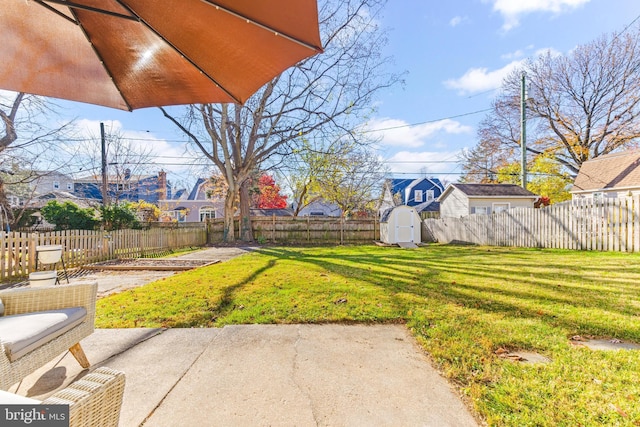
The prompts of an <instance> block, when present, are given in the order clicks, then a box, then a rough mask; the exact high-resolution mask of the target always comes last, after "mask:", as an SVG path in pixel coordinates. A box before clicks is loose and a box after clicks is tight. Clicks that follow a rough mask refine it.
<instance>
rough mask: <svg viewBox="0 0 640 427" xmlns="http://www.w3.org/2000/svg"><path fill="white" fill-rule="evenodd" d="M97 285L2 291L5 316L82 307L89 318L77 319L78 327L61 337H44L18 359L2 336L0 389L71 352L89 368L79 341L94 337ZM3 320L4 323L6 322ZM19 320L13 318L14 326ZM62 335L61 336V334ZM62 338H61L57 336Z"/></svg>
mask: <svg viewBox="0 0 640 427" xmlns="http://www.w3.org/2000/svg"><path fill="white" fill-rule="evenodd" d="M97 291H98V284H97V283H79V284H71V285H63V286H51V287H41V288H19V289H10V290H3V291H0V300H1V301H2V303H3V305H4V316H5V317H0V322H4V321H6V318H7V316H11V315H17V314H24V315H27V314H33V313H41V312H45V311H48V310H60V309H65V308H74V307H83V308H84V309H85V310H86V315H85V316H84V317H83V318H82V319H81V320H77V321H76V323H77V322H79V323H77V324H75V326H73V327H71V328H70V329H68V330H66V331H64V332H63V333H62V334H60V331H58V332H56V333H53V334H51V335H50V336H55V338H53V339H49V337H48V336H45V337H44V338H43V339H40V340H39V341H38V343H41V344H39V346H38V347H36V348H33V349H30V350H29V351H28V352H27V353H26V354H24V355H20V356H19V357H18V356H15V355H13V356H12V355H11V354H10V351H8V345H7V346H5V344H6V341H5V342H3V340H2V334H0V390H7V389H8V388H9V387H11V386H12V385H13V384H15V383H17V382H19V381H21V380H22V379H23V378H24V377H26V376H27V375H29V374H31V373H33V372H34V371H36V370H37V369H39V368H40V367H42V366H43V365H45V364H46V363H48V362H49V361H50V360H52V359H53V358H55V357H56V356H58V355H59V354H61V353H62V352H63V351H65V350H67V349H69V351H70V352H71V354H73V356H74V357H75V358H76V360H77V361H78V363H80V365H81V366H82V367H83V368H88V367H89V365H90V364H89V361H88V360H87V357H86V356H85V354H84V351H83V350H82V347H81V346H80V340H82V339H83V338H85V337H87V336H89V335H91V334H92V333H93V330H94V322H95V312H96V295H97ZM3 319H4V320H3ZM15 319H16V318H13V320H12V321H13V322H14V323H15V322H16V320H15ZM59 334H60V335H59ZM56 335H59V336H56Z"/></svg>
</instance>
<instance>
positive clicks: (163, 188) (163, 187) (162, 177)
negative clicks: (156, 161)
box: [158, 170, 167, 200]
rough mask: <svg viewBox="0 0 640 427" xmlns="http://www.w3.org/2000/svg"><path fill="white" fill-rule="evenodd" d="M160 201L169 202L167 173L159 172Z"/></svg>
mask: <svg viewBox="0 0 640 427" xmlns="http://www.w3.org/2000/svg"><path fill="white" fill-rule="evenodd" d="M158 200H167V173H166V172H165V171H162V170H161V171H160V172H158Z"/></svg>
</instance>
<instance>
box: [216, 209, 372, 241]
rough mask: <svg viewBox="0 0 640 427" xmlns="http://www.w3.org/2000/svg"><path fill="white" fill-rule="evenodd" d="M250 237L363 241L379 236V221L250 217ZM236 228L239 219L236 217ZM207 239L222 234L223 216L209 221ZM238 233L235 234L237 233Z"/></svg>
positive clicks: (369, 219)
mask: <svg viewBox="0 0 640 427" xmlns="http://www.w3.org/2000/svg"><path fill="white" fill-rule="evenodd" d="M251 224H252V229H253V237H254V239H256V240H257V241H259V242H260V241H265V242H278V243H302V244H307V243H310V244H311V243H313V244H327V243H337V244H345V243H362V242H371V241H373V240H379V239H380V222H379V220H378V219H376V218H357V219H344V218H320V217H278V216H260V217H251ZM234 226H235V230H236V232H239V226H240V224H239V221H237V220H236V221H235V225H234ZM208 228H209V232H208V234H209V243H211V244H213V243H218V242H221V241H222V240H223V238H224V220H223V219H221V218H218V219H212V220H209V222H208ZM237 235H238V234H236V236H237Z"/></svg>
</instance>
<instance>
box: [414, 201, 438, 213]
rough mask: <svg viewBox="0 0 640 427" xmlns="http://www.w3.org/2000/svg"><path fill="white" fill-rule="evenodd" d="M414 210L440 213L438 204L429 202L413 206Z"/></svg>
mask: <svg viewBox="0 0 640 427" xmlns="http://www.w3.org/2000/svg"><path fill="white" fill-rule="evenodd" d="M414 208H415V210H416V211H418V212H440V202H437V201H435V200H429V201H428V202H422V203H420V204H419V205H415V206H414Z"/></svg>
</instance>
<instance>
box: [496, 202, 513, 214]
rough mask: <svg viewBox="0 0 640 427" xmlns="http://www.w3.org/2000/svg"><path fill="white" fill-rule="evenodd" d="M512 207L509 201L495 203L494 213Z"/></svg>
mask: <svg viewBox="0 0 640 427" xmlns="http://www.w3.org/2000/svg"><path fill="white" fill-rule="evenodd" d="M510 207H511V206H510V204H509V203H494V204H493V213H500V212H504V211H506V210H509V208H510Z"/></svg>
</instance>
